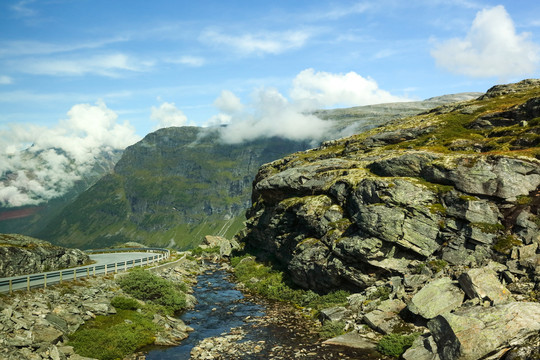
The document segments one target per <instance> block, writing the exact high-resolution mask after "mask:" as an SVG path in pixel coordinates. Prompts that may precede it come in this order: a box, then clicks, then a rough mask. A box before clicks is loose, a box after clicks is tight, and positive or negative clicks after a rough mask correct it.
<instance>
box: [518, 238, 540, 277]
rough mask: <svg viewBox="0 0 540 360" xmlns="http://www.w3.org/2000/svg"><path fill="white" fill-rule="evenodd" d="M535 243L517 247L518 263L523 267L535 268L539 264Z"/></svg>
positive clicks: (539, 255)
mask: <svg viewBox="0 0 540 360" xmlns="http://www.w3.org/2000/svg"><path fill="white" fill-rule="evenodd" d="M537 249H538V244H537V243H532V244H530V245H525V246H521V247H519V248H518V256H519V264H520V265H521V266H523V267H525V268H530V269H533V270H534V269H535V268H536V267H537V266H539V265H540V254H537V253H536V251H537Z"/></svg>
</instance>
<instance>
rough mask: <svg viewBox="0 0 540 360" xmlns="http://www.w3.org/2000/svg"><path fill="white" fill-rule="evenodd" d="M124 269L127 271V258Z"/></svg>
mask: <svg viewBox="0 0 540 360" xmlns="http://www.w3.org/2000/svg"><path fill="white" fill-rule="evenodd" d="M124 271H127V260H126V261H124Z"/></svg>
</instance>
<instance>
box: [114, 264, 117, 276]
mask: <svg viewBox="0 0 540 360" xmlns="http://www.w3.org/2000/svg"><path fill="white" fill-rule="evenodd" d="M114 273H115V274H116V273H118V263H114Z"/></svg>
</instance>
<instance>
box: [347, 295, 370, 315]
mask: <svg viewBox="0 0 540 360" xmlns="http://www.w3.org/2000/svg"><path fill="white" fill-rule="evenodd" d="M366 300H367V297H366V295H364V294H362V293H357V294H351V295H349V296H348V297H347V302H348V303H349V308H350V309H351V310H352V311H354V312H359V311H361V310H362V306H363V305H364V302H365V301H366Z"/></svg>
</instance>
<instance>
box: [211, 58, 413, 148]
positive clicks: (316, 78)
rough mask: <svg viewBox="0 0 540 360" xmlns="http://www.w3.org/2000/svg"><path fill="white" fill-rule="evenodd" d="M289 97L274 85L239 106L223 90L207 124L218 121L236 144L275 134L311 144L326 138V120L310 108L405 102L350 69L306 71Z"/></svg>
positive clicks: (227, 138) (228, 139)
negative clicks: (330, 71)
mask: <svg viewBox="0 0 540 360" xmlns="http://www.w3.org/2000/svg"><path fill="white" fill-rule="evenodd" d="M290 99H291V100H288V99H287V98H286V97H285V96H284V95H283V94H281V93H280V92H279V91H277V90H276V89H272V88H263V89H258V90H255V91H254V93H253V94H252V101H251V102H250V103H249V104H246V105H243V104H242V103H241V101H240V99H239V98H238V97H237V96H236V95H235V94H233V93H232V92H230V91H223V92H222V93H221V95H220V96H219V97H218V98H217V99H216V101H215V102H214V105H215V106H216V107H217V108H218V109H219V110H220V111H221V113H220V114H219V115H217V116H214V117H213V118H212V119H210V121H209V125H223V124H227V126H226V127H222V128H221V130H220V131H221V135H222V139H223V140H224V141H225V142H228V143H238V142H243V141H247V140H252V139H256V138H264V137H272V136H279V137H283V138H287V139H293V140H308V141H312V142H314V143H316V142H317V141H319V140H322V139H323V138H325V137H328V136H329V131H331V130H332V124H331V122H330V121H325V120H321V119H319V118H317V117H315V116H313V115H310V112H311V111H313V110H316V109H320V108H321V107H330V106H336V105H346V106H351V105H365V104H374V103H382V102H394V101H404V100H407V99H404V98H400V97H397V96H394V95H392V94H390V93H389V92H387V91H384V90H382V89H380V88H379V87H378V85H377V83H376V82H375V81H374V80H372V79H365V78H363V77H361V76H360V75H358V74H356V73H354V72H350V73H348V74H345V75H343V74H332V73H326V72H315V71H314V70H313V69H307V70H304V71H302V72H300V73H299V74H298V75H297V76H296V77H295V79H294V80H293V82H292V88H291V91H290Z"/></svg>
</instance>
